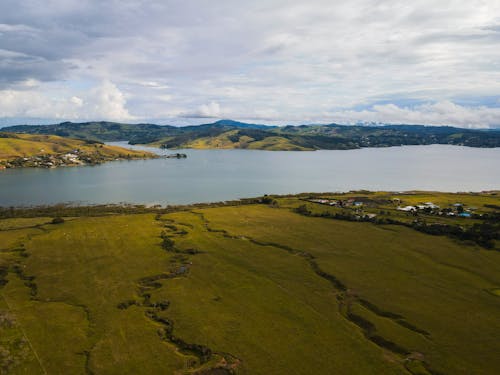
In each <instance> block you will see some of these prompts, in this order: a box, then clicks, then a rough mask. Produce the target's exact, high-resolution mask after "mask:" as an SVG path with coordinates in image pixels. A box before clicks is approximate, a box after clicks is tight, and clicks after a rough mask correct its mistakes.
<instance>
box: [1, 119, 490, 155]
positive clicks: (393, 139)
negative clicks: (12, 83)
mask: <svg viewBox="0 0 500 375" xmlns="http://www.w3.org/2000/svg"><path fill="white" fill-rule="evenodd" d="M4 129H5V130H7V131H10V132H16V133H29V134H55V135H59V136H64V137H72V138H79V139H85V140H95V141H101V142H107V141H123V140H126V141H129V142H130V143H131V144H152V145H156V146H161V147H167V148H248V149H263V150H320V149H327V150H343V149H355V148H361V147H389V146H401V145H427V144H452V145H464V146H470V147H500V131H494V130H489V131H487V130H471V129H461V128H454V127H449V126H422V125H386V126H343V125H337V124H330V125H301V126H284V127H277V126H266V125H258V124H246V123H242V122H237V121H231V120H221V121H217V122H214V123H211V124H204V125H197V126H185V127H175V126H168V125H165V126H159V125H153V124H120V123H111V122H89V123H68V122H66V123H61V124H56V125H39V126H28V125H19V126H11V127H8V128H4Z"/></svg>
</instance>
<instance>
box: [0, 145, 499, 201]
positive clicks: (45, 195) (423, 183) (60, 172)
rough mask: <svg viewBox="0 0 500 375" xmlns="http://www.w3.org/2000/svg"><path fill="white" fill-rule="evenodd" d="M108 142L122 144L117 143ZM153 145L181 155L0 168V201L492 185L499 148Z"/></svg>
mask: <svg viewBox="0 0 500 375" xmlns="http://www.w3.org/2000/svg"><path fill="white" fill-rule="evenodd" d="M112 144H116V145H120V146H124V147H129V146H128V145H127V144H126V143H125V142H114V143H112ZM136 148H141V149H149V148H144V147H136ZM154 150H155V151H157V152H162V153H172V152H183V153H186V154H187V156H188V157H187V159H153V160H134V161H116V162H110V163H106V164H102V165H98V166H86V167H67V168H56V169H10V170H4V171H0V206H28V205H42V204H54V203H70V202H71V203H79V204H94V203H121V202H128V203H144V204H162V205H166V204H184V203H194V202H213V201H223V200H231V199H236V198H243V197H253V196H259V195H263V194H286V193H299V192H312V191H314V192H326V191H349V190H358V189H367V190H390V191H403V190H416V189H419V190H439V191H452V192H456V191H481V190H493V189H500V148H496V149H480V148H469V147H459V146H447V145H432V146H402V147H391V148H365V149H359V150H347V151H344V150H339V151H337V150H335V151H327V150H324V151H311V152H293V151H291V152H286V151H283V152H281V151H257V150H255V151H254V150H180V151H179V150H176V151H167V150H158V149H154Z"/></svg>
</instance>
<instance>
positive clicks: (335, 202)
mask: <svg viewBox="0 0 500 375" xmlns="http://www.w3.org/2000/svg"><path fill="white" fill-rule="evenodd" d="M308 201H309V202H311V203H318V204H322V205H327V206H330V207H337V208H354V209H355V210H356V211H358V212H362V211H363V208H365V207H370V206H371V205H370V204H367V202H363V201H361V200H356V199H354V198H349V199H345V200H343V199H324V198H320V199H309V200H308ZM392 203H393V205H394V206H395V209H396V210H398V211H403V212H406V213H408V214H413V215H418V213H419V212H421V213H425V214H427V215H437V216H457V217H463V218H471V217H473V216H474V215H475V214H474V211H475V210H476V208H475V207H465V205H464V204H463V203H458V202H457V203H453V204H451V205H450V206H449V207H445V208H441V207H440V206H438V205H436V204H434V203H433V202H425V203H421V204H417V205H406V206H402V205H401V203H402V202H401V199H399V198H392ZM364 216H365V217H366V218H369V219H373V218H375V217H376V216H377V214H375V213H365V214H364Z"/></svg>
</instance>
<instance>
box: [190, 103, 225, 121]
mask: <svg viewBox="0 0 500 375" xmlns="http://www.w3.org/2000/svg"><path fill="white" fill-rule="evenodd" d="M221 115H222V112H221V108H220V104H219V103H217V102H214V101H212V102H210V103H208V104H202V105H200V106H199V107H198V109H197V110H196V111H194V112H189V111H188V112H184V113H183V114H182V116H183V117H192V118H217V117H220V116H221Z"/></svg>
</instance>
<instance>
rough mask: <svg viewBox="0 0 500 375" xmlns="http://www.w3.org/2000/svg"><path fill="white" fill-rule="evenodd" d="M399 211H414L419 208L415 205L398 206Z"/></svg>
mask: <svg viewBox="0 0 500 375" xmlns="http://www.w3.org/2000/svg"><path fill="white" fill-rule="evenodd" d="M398 210H399V211H406V212H413V211H416V210H417V208H416V207H415V206H405V207H398Z"/></svg>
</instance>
